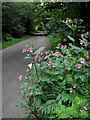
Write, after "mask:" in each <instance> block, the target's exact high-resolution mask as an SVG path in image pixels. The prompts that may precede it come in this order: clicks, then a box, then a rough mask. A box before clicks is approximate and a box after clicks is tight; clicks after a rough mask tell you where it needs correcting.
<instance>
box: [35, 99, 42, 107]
mask: <svg viewBox="0 0 90 120" xmlns="http://www.w3.org/2000/svg"><path fill="white" fill-rule="evenodd" d="M40 104H41V99H40V98H36V100H35V106H37V107H39V106H40Z"/></svg>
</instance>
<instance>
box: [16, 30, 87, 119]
mask: <svg viewBox="0 0 90 120" xmlns="http://www.w3.org/2000/svg"><path fill="white" fill-rule="evenodd" d="M84 37H86V38H87V37H88V32H87V33H86V34H82V37H81V39H80V45H81V46H80V47H77V46H75V45H73V44H72V43H69V44H68V45H62V44H58V45H57V50H56V51H55V52H53V51H47V50H46V49H45V48H44V47H41V48H39V49H38V50H36V51H34V48H32V47H29V46H28V45H27V46H26V48H25V49H23V51H22V53H24V52H27V56H26V57H25V59H31V63H30V64H29V65H28V68H27V70H26V72H27V74H26V75H25V76H23V75H20V77H19V81H22V80H23V81H24V80H25V81H24V83H23V85H22V87H21V88H20V93H19V94H20V99H19V100H20V101H19V103H17V105H16V106H17V107H24V108H25V111H26V114H27V116H26V118H36V119H38V118H39V119H40V118H46V119H48V118H50V119H60V118H87V117H88V109H89V108H88V100H87V98H88V67H89V61H88V58H89V55H88V52H87V50H86V49H87V46H88V45H89V43H88V41H87V40H86V38H84ZM30 69H32V71H31V72H30ZM21 100H22V101H21ZM23 100H24V101H25V103H23Z"/></svg>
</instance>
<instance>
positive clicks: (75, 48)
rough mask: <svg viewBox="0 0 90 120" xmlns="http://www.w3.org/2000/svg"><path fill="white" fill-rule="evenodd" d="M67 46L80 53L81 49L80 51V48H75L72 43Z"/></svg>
mask: <svg viewBox="0 0 90 120" xmlns="http://www.w3.org/2000/svg"><path fill="white" fill-rule="evenodd" d="M69 46H71V47H72V49H75V50H78V51H80V52H81V51H82V49H80V48H79V47H77V46H74V45H72V43H70V44H69Z"/></svg>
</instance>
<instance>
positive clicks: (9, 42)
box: [0, 35, 30, 50]
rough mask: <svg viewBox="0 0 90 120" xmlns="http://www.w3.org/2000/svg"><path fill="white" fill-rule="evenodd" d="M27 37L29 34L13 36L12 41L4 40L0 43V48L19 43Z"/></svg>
mask: <svg viewBox="0 0 90 120" xmlns="http://www.w3.org/2000/svg"><path fill="white" fill-rule="evenodd" d="M28 38H30V35H24V36H22V37H21V38H14V39H13V40H12V41H8V42H6V41H4V42H2V43H0V50H2V49H4V48H7V47H9V46H11V45H14V44H16V43H19V42H21V41H23V40H26V39H28Z"/></svg>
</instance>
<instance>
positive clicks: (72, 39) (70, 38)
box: [67, 35, 75, 42]
mask: <svg viewBox="0 0 90 120" xmlns="http://www.w3.org/2000/svg"><path fill="white" fill-rule="evenodd" d="M67 37H68V38H69V40H71V41H73V42H75V39H74V38H72V37H71V36H69V35H68V36H67Z"/></svg>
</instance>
